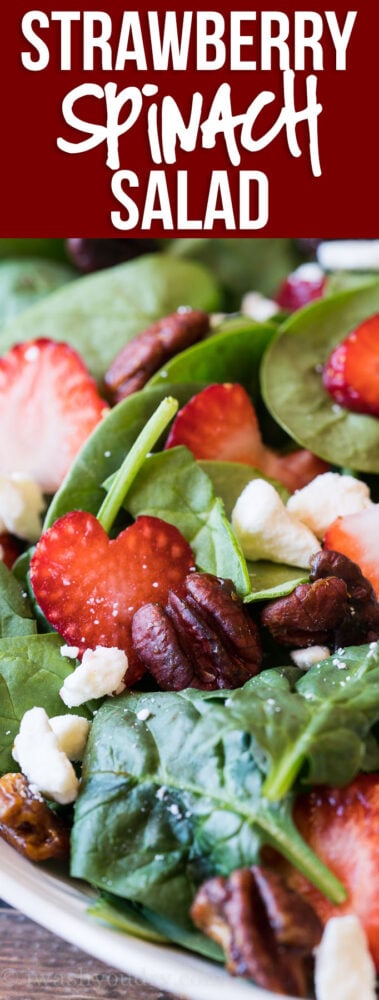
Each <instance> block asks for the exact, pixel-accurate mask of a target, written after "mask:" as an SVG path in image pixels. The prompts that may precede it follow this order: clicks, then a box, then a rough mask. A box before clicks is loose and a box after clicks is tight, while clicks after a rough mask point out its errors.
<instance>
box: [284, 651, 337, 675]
mask: <svg viewBox="0 0 379 1000" xmlns="http://www.w3.org/2000/svg"><path fill="white" fill-rule="evenodd" d="M329 656H330V649H328V647H327V646H308V648H307V649H293V650H292V652H291V653H290V657H291V660H293V662H294V663H295V664H296V666H297V667H299V668H300V670H310V668H311V667H314V665H315V663H320V662H321V660H327V659H328V657H329Z"/></svg>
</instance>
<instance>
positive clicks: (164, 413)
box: [97, 396, 179, 532]
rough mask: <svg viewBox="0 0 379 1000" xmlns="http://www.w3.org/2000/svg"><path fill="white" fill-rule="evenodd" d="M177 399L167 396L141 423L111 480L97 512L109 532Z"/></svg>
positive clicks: (171, 415)
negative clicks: (147, 418)
mask: <svg viewBox="0 0 379 1000" xmlns="http://www.w3.org/2000/svg"><path fill="white" fill-rule="evenodd" d="M178 405H179V404H178V401H177V399H174V397H173V396H166V398H165V399H163V400H162V402H161V403H160V404H159V406H158V408H157V409H156V410H155V413H153V414H152V416H151V417H150V419H149V420H148V421H147V424H145V426H144V427H143V429H142V431H141V433H140V434H139V435H138V437H137V440H136V441H135V442H134V444H133V445H132V447H131V449H130V451H129V452H128V454H127V455H126V458H125V459H124V461H123V463H122V465H120V468H119V470H118V472H116V475H115V477H114V480H113V482H112V486H111V488H110V490H109V493H107V495H106V497H105V498H104V500H103V503H102V505H101V507H100V510H99V512H98V514H97V520H98V521H99V522H100V524H101V525H102V527H103V528H104V531H106V532H109V531H110V529H111V527H112V524H113V522H114V520H115V518H116V517H117V514H118V512H119V510H120V508H121V507H122V504H123V502H124V500H125V497H126V494H127V492H128V490H129V489H130V487H131V485H132V482H133V480H134V479H135V477H136V475H137V472H139V470H140V468H141V466H142V465H143V463H144V461H145V458H146V456H147V455H148V454H149V452H150V451H151V450H152V448H154V445H155V444H156V443H157V441H158V439H159V438H160V436H161V434H162V433H163V431H164V430H165V429H166V427H167V425H168V424H169V423H170V420H172V417H174V416H175V414H176V412H177V409H178Z"/></svg>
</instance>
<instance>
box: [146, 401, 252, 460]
mask: <svg viewBox="0 0 379 1000" xmlns="http://www.w3.org/2000/svg"><path fill="white" fill-rule="evenodd" d="M178 444H184V445H186V446H187V448H189V449H190V451H192V453H193V455H194V456H195V458H203V459H213V458H215V459H219V460H220V461H225V462H246V463H247V464H248V465H258V463H259V461H260V458H261V456H262V453H263V451H264V445H263V443H262V439H261V435H260V430H259V426H258V420H257V415H256V413H255V410H254V407H253V405H252V403H251V401H250V399H249V396H248V394H247V392H246V391H245V389H244V388H243V387H242V385H238V384H237V383H230V382H224V383H223V384H222V385H218V384H215V385H208V386H207V388H206V389H203V390H202V392H199V393H197V395H196V396H193V397H192V399H190V401H189V403H187V404H186V406H184V407H183V409H182V410H179V413H178V414H177V416H176V418H175V420H174V423H173V425H172V428H171V431H170V433H169V436H168V438H167V442H166V448H173V447H174V446H175V445H178Z"/></svg>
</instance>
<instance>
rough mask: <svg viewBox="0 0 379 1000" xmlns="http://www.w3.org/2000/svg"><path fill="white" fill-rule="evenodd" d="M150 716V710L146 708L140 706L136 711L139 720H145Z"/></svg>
mask: <svg viewBox="0 0 379 1000" xmlns="http://www.w3.org/2000/svg"><path fill="white" fill-rule="evenodd" d="M150 716H151V712H150V710H149V709H148V708H141V710H140V711H139V712H137V719H139V721H140V722H146V720H147V719H150Z"/></svg>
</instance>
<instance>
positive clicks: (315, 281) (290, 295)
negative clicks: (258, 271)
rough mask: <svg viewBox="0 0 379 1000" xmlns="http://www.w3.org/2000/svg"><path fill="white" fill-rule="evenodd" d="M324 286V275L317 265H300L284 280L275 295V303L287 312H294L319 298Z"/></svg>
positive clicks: (311, 263)
mask: <svg viewBox="0 0 379 1000" xmlns="http://www.w3.org/2000/svg"><path fill="white" fill-rule="evenodd" d="M325 284H326V279H325V274H324V272H323V271H322V269H321V267H319V265H318V264H316V263H313V262H310V263H307V264H300V267H298V268H297V269H296V271H292V273H291V274H289V275H288V276H287V278H285V280H284V281H283V283H282V284H281V286H280V288H279V289H278V291H277V293H276V296H275V301H276V302H277V304H278V306H281V308H282V309H286V310H287V312H295V311H296V309H301V308H302V307H303V306H306V305H308V303H309V302H314V301H315V299H319V298H321V296H322V295H323V293H324V290H325Z"/></svg>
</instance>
